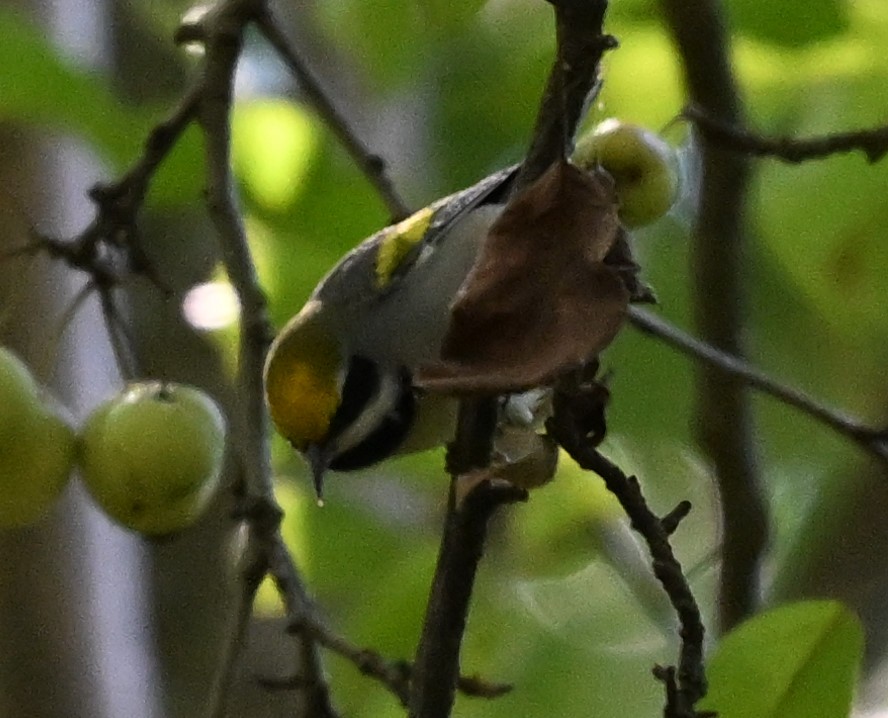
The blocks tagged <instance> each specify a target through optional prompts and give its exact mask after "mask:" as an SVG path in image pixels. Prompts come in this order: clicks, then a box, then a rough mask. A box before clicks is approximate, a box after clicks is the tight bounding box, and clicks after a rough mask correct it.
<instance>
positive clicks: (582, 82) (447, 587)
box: [409, 0, 615, 718]
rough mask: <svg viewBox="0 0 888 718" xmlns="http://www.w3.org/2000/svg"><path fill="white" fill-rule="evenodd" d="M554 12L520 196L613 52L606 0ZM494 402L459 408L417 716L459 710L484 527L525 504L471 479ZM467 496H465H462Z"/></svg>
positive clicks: (557, 153) (416, 691)
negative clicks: (463, 650)
mask: <svg viewBox="0 0 888 718" xmlns="http://www.w3.org/2000/svg"><path fill="white" fill-rule="evenodd" d="M550 2H551V3H552V4H553V5H554V6H555V21H556V44H557V47H556V53H557V54H556V59H555V62H554V63H553V66H552V70H551V71H550V75H549V80H548V83H547V86H546V90H545V92H544V94H543V97H542V99H541V102H540V109H539V112H538V116H537V122H536V126H535V128H534V132H533V136H532V141H531V144H530V149H529V150H528V153H527V157H526V159H525V160H524V162H523V163H522V165H521V169H520V170H519V172H518V176H517V178H516V180H515V183H514V185H513V187H512V189H511V193H512V195H513V196H514V195H515V194H517V193H518V192H520V191H521V190H522V189H523V188H525V187H527V186H529V185H530V184H532V183H533V182H534V181H535V180H536V179H537V178H539V177H540V176H541V175H542V174H543V173H544V172H545V171H546V170H547V169H548V168H549V167H550V166H551V165H552V164H553V163H554V162H556V161H558V160H559V159H562V158H565V157H566V156H567V155H568V154H569V152H570V148H571V146H572V143H573V137H574V134H575V133H576V130H577V125H578V123H579V121H580V119H581V117H582V114H583V112H584V110H585V107H586V105H587V102H588V101H589V98H590V95H594V94H595V91H596V89H597V87H598V63H599V61H600V59H601V56H602V55H603V53H604V52H605V51H606V50H607V49H609V48H611V47H614V45H615V42H614V40H613V38H611V37H610V36H608V35H604V34H603V32H602V24H603V22H604V14H605V10H606V8H607V2H606V0H595V1H591V2H590V1H589V0H550ZM495 428H496V403H495V400H494V399H492V398H476V399H471V400H467V401H463V402H461V405H460V410H459V419H458V426H457V433H456V438H455V440H454V442H453V443H452V444H451V446H450V450H449V453H448V464H449V465H448V470H449V471H450V472H451V474H452V481H451V484H450V494H449V500H448V510H447V516H446V519H445V525H444V534H443V537H442V541H441V549H440V552H439V555H438V562H437V565H436V567H435V577H434V579H433V583H432V588H431V593H430V596H429V603H428V607H427V609H426V615H425V620H424V624H423V630H422V636H421V638H420V643H419V647H418V649H417V654H416V663H415V675H414V679H413V681H411V692H410V702H409V708H410V710H409V715H410V716H411V718H445V717H446V716H449V715H450V711H451V709H452V706H453V699H454V691H455V686H456V684H457V680H458V676H459V651H460V644H461V642H462V636H463V632H464V630H465V625H466V620H467V616H468V611H469V601H470V598H471V592H472V586H473V583H474V578H475V573H476V570H477V566H478V562H479V561H480V559H481V555H482V553H483V549H484V541H485V537H486V525H487V521H488V520H489V518H490V517H491V516H492V515H493V513H494V511H495V510H496V508H497V507H498V506H500V505H502V504H506V503H512V502H515V501H519V500H524V499H525V498H526V493H525V492H524V491H523V490H522V489H518V488H516V487H515V486H512V485H511V484H508V483H506V482H502V481H497V480H492V479H490V478H482V479H481V480H476V481H475V483H474V485H471V483H469V484H468V488H466V485H467V482H471V481H472V479H469V478H468V476H466V472H470V471H471V470H473V469H481V470H482V471H483V469H484V468H486V467H487V466H488V465H489V464H490V456H491V449H492V445H493V432H494V430H495ZM463 490H464V491H465V495H464V496H462V498H458V497H457V493H458V492H462V491H463Z"/></svg>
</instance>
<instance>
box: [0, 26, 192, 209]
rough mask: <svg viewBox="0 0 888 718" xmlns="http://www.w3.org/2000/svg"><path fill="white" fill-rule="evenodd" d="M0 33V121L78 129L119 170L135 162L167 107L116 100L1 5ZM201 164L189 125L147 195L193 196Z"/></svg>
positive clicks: (176, 200)
mask: <svg viewBox="0 0 888 718" xmlns="http://www.w3.org/2000/svg"><path fill="white" fill-rule="evenodd" d="M0 37H2V38H3V41H2V42H0V67H3V68H4V71H3V72H0V120H14V121H18V122H26V123H31V124H35V125H39V126H42V127H46V128H50V129H60V130H64V131H67V132H71V133H73V134H76V135H78V136H80V137H82V138H83V139H85V140H87V141H88V142H89V143H90V144H91V145H92V147H93V148H94V149H95V150H96V151H97V152H98V153H99V154H100V155H102V157H103V159H105V160H106V161H108V162H110V163H111V164H112V165H114V166H115V167H116V168H118V169H119V168H121V167H123V166H125V165H126V164H127V163H129V162H132V161H133V159H134V158H135V157H136V156H137V154H138V153H139V152H140V151H141V150H142V145H143V143H144V141H145V138H146V137H147V135H148V132H149V131H150V129H151V127H152V126H153V125H154V124H155V123H156V122H158V121H159V120H160V119H161V118H162V117H163V115H164V114H165V113H166V112H167V110H166V109H162V110H156V109H149V108H145V107H136V106H131V105H128V104H126V103H124V102H122V101H121V100H120V99H119V98H118V97H117V96H116V95H115V94H114V92H113V91H112V90H111V87H110V84H109V83H108V82H106V81H104V80H103V79H102V78H101V76H100V75H97V74H96V73H92V72H89V71H88V70H87V69H84V68H80V67H77V66H76V65H74V64H73V63H71V62H69V61H67V60H66V59H64V58H63V57H62V56H60V55H59V53H58V51H57V50H56V48H55V47H53V45H52V44H51V43H50V42H49V41H48V40H47V37H46V34H45V33H44V32H41V31H40V30H39V29H38V28H36V27H34V26H33V25H31V24H30V23H29V22H27V21H26V20H25V19H24V18H23V17H22V16H21V15H19V14H17V13H15V12H12V11H10V10H6V9H3V10H0ZM201 167H202V154H201V148H200V142H199V138H198V136H197V133H196V132H195V131H192V130H189V131H188V132H186V133H185V134H184V135H183V137H182V138H181V140H180V141H179V142H178V143H177V145H176V147H175V148H174V149H173V151H172V152H171V153H170V156H169V157H168V158H167V160H166V162H165V163H164V164H163V166H162V167H161V168H160V170H159V172H158V175H157V177H156V179H155V181H154V182H153V183H152V191H151V196H150V199H151V201H152V202H155V203H160V204H166V205H178V204H182V203H187V202H195V201H198V200H199V198H200V195H199V186H200V185H199V182H200V178H201Z"/></svg>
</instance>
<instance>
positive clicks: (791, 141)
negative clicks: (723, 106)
mask: <svg viewBox="0 0 888 718" xmlns="http://www.w3.org/2000/svg"><path fill="white" fill-rule="evenodd" d="M682 115H683V116H684V117H685V118H687V119H689V120H691V122H693V123H694V125H695V126H696V127H697V129H698V130H699V131H700V134H702V135H703V136H704V137H706V139H708V140H709V141H710V142H712V143H713V144H717V145H718V146H719V147H723V148H725V149H728V150H730V151H732V152H738V153H740V154H744V155H748V156H750V157H776V158H777V159H780V160H783V161H784V162H790V163H792V164H799V163H801V162H806V161H808V160H820V159H825V158H827V157H831V156H832V155H837V154H843V153H846V152H855V151H860V152H863V153H864V154H865V155H866V158H867V160H868V161H869V162H878V161H879V160H881V159H882V158H883V157H884V156H885V154H886V153H888V125H885V126H882V127H872V128H869V129H865V130H855V131H851V132H831V133H829V134H827V135H822V136H820V137H764V136H762V135H757V134H755V133H753V132H750V131H749V130H747V129H745V128H743V127H741V126H736V125H733V124H729V123H727V122H722V121H720V120H718V119H717V118H715V117H712V116H710V115H709V114H707V113H706V112H705V111H704V110H703V109H701V108H699V107H695V106H693V105H692V106H690V107H687V108H685V110H684V112H683V113H682Z"/></svg>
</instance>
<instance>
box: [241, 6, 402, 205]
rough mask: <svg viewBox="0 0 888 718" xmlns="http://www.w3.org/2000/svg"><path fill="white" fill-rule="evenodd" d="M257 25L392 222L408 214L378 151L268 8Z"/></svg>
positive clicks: (257, 19) (257, 18) (259, 18)
mask: <svg viewBox="0 0 888 718" xmlns="http://www.w3.org/2000/svg"><path fill="white" fill-rule="evenodd" d="M256 26H257V27H258V28H259V31H260V32H261V33H262V34H263V35H264V36H265V39H266V40H268V42H269V44H270V45H271V46H272V47H273V48H274V49H275V50H276V51H277V53H278V55H279V56H280V57H281V59H282V60H283V61H284V62H285V63H286V65H287V67H289V68H290V71H291V72H292V73H293V75H295V77H296V79H297V80H298V81H299V87H300V89H301V90H302V92H304V93H305V95H306V97H308V100H309V102H311V104H312V105H313V106H314V108H315V109H316V110H317V111H318V113H319V114H320V115H321V117H322V118H323V120H324V124H326V125H327V126H328V127H329V128H330V129H331V130H333V133H334V134H335V135H336V136H337V137H338V138H339V141H340V142H341V143H342V146H343V147H345V149H346V151H347V152H348V153H349V154H350V155H351V157H352V159H353V160H354V162H355V164H356V165H357V166H358V168H359V169H360V170H361V171H362V172H363V173H364V176H365V177H366V178H367V179H368V180H369V181H370V184H372V185H373V188H374V189H375V190H376V193H377V194H378V195H379V196H380V198H381V199H382V200H383V202H385V205H386V207H387V208H388V211H389V213H390V214H391V219H392V222H396V221H399V220H401V219H403V218H404V217H406V216H407V215H409V214H410V208H409V207H408V206H407V204H406V203H405V202H404V200H403V199H402V198H401V196H400V195H399V194H398V192H397V191H396V190H395V187H394V185H393V184H392V181H391V178H390V177H389V176H388V174H387V173H386V169H385V161H384V160H383V159H382V158H381V157H380V156H379V155H377V154H374V153H373V152H371V151H370V150H369V149H368V148H367V146H366V145H365V144H364V143H363V142H362V141H361V139H360V138H359V137H358V136H357V134H356V133H355V132H354V130H352V128H351V127H350V126H349V124H348V121H347V120H346V119H345V117H344V115H343V114H342V113H341V112H340V111H339V110H338V109H337V108H336V106H335V105H334V104H333V101H332V100H331V98H330V97H329V96H328V95H327V93H326V92H324V89H323V87H322V86H321V83H320V81H319V80H318V79H317V77H315V75H314V73H313V72H312V71H311V69H310V68H309V66H308V64H307V63H306V62H305V60H304V59H303V58H302V57H301V56H300V55H299V53H298V52H297V51H296V49H295V48H294V47H293V45H292V44H291V43H290V41H289V40H288V39H287V37H286V35H284V33H283V32H282V31H281V29H280V27H278V25H277V23H276V22H275V21H274V18H273V17H272V15H271V12H270V11H269V10H268V9H267V8H265V9H264V11H263V12H262V13H261V14H260V15H258V16H257V17H256Z"/></svg>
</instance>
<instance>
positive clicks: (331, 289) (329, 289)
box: [312, 165, 518, 305]
mask: <svg viewBox="0 0 888 718" xmlns="http://www.w3.org/2000/svg"><path fill="white" fill-rule="evenodd" d="M517 170H518V165H513V166H512V167H507V168H505V169H502V170H499V171H498V172H494V173H493V174H491V175H488V176H487V177H485V178H484V179H482V180H481V181H480V182H477V183H476V184H474V185H472V186H471V187H468V188H466V189H464V190H461V191H459V192H455V193H454V194H451V195H448V196H447V197H443V198H441V199H439V200H436V201H435V202H434V203H432V205H431V208H432V210H433V211H434V216H433V219H432V222H431V225H430V226H429V229H428V231H427V232H426V234H425V236H424V237H423V239H422V241H421V242H418V243H417V244H416V246H415V247H413V248H412V249H411V250H410V252H408V254H407V256H406V257H405V258H404V259H403V260H402V261H401V263H400V264H399V266H398V268H397V270H395V272H394V275H393V277H392V279H391V281H390V282H389V283H388V285H387V286H386V288H385V290H384V291H382V292H381V291H380V290H379V288H378V287H376V286H375V284H374V283H373V277H374V276H375V274H374V267H375V263H376V254H377V247H378V245H379V244H380V243H381V242H382V241H383V240H384V239H385V236H386V230H387V229H388V228H387V227H386V228H383V229H381V230H379V231H378V232H377V233H376V234H374V235H372V236H371V237H368V238H367V239H365V240H364V241H363V242H361V243H360V244H359V245H358V246H357V247H355V248H354V249H353V250H352V251H350V252H349V253H348V254H346V255H345V256H344V257H343V258H342V259H341V260H340V261H339V263H338V264H337V265H336V266H335V267H333V269H331V270H330V272H329V273H328V274H327V276H325V277H324V278H323V279H322V280H321V282H320V284H318V286H317V288H316V289H315V290H314V292H313V293H312V298H313V299H318V300H321V301H323V302H325V303H330V302H335V303H336V304H339V305H343V304H354V303H355V302H361V301H367V300H369V299H374V300H375V299H378V298H379V297H380V296H381V294H386V293H389V292H391V291H393V290H395V289H396V288H397V285H398V283H399V279H400V278H401V277H402V276H403V275H404V274H406V273H407V272H408V271H409V270H410V268H411V267H412V266H413V264H414V263H415V262H416V260H417V258H418V257H419V256H420V255H421V254H422V253H423V251H424V250H426V249H427V248H429V247H433V246H434V245H435V244H437V242H438V241H439V240H440V239H441V238H442V237H444V236H446V234H447V230H448V229H449V228H450V227H451V226H452V225H453V224H454V222H456V221H457V220H459V219H460V218H461V217H462V216H464V215H465V214H466V213H467V212H469V211H471V210H472V209H474V208H476V207H478V206H480V205H484V204H487V203H498V202H504V201H505V197H503V192H502V191H500V190H506V189H507V188H508V185H509V184H510V183H511V181H512V179H514V177H515V175H516V173H517Z"/></svg>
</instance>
